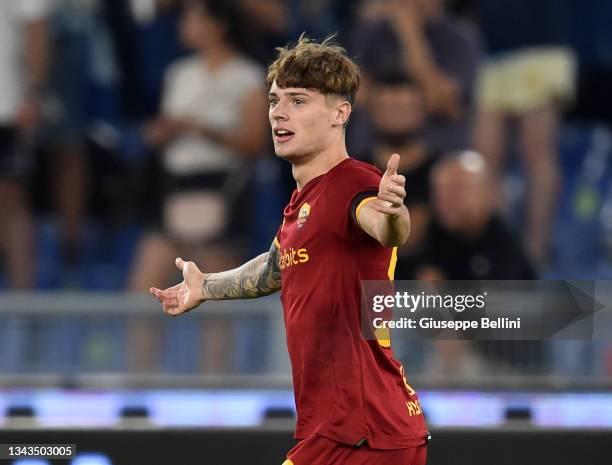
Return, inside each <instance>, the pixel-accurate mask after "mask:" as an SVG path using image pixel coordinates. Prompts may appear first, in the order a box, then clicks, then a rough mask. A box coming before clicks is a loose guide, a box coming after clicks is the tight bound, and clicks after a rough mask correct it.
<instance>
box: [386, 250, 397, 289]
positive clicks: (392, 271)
mask: <svg viewBox="0 0 612 465" xmlns="http://www.w3.org/2000/svg"><path fill="white" fill-rule="evenodd" d="M395 265H397V247H393V252H391V260H390V261H389V270H388V271H387V276H389V279H390V280H391V281H393V278H394V277H395Z"/></svg>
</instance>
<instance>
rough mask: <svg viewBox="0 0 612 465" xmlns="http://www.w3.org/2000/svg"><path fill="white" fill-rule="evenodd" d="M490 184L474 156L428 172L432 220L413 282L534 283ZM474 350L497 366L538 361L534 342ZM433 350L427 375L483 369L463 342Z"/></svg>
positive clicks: (460, 156) (486, 344) (484, 344)
mask: <svg viewBox="0 0 612 465" xmlns="http://www.w3.org/2000/svg"><path fill="white" fill-rule="evenodd" d="M495 183H496V178H495V176H493V174H492V172H491V171H490V169H489V167H488V165H487V162H486V160H485V158H484V157H483V156H482V155H480V154H479V153H477V152H470V151H468V152H460V153H456V154H452V155H448V156H446V157H445V158H443V159H442V160H440V161H439V162H438V163H437V164H436V166H435V167H434V168H433V171H432V173H431V189H432V201H433V202H432V209H433V220H432V222H431V225H430V227H429V229H428V231H427V233H426V235H427V247H426V249H425V252H424V256H423V258H422V260H421V264H420V269H419V270H418V272H417V277H418V279H422V280H462V281H470V280H531V279H535V278H536V276H535V273H534V271H533V268H532V266H531V264H530V262H529V260H528V258H527V256H526V254H525V252H524V251H523V249H522V247H521V243H520V240H519V239H518V238H517V237H516V236H515V235H514V234H513V233H512V231H511V230H510V229H509V227H508V226H507V225H506V224H505V223H504V222H503V220H502V219H501V217H500V216H499V214H498V213H497V204H496V198H495V195H494V193H495ZM477 347H478V349H479V350H480V351H482V353H484V355H485V357H486V358H487V359H488V360H490V361H493V362H495V364H496V366H497V367H500V366H502V363H503V362H508V363H517V362H519V363H526V364H527V363H528V364H531V366H535V365H537V364H538V363H541V361H542V360H541V356H542V347H541V344H540V343H539V341H520V344H517V343H516V341H481V342H480V343H479V344H478V346H477ZM435 349H436V350H435V351H433V352H432V354H431V356H430V357H429V359H428V360H427V361H426V362H425V364H424V366H425V367H427V370H428V371H430V374H434V375H446V376H463V377H470V376H471V375H474V374H477V373H480V372H482V370H484V367H483V365H482V360H481V359H480V358H479V357H478V356H477V354H476V353H473V352H472V347H471V346H470V345H469V344H468V343H467V342H466V341H436V344H435ZM529 357H531V358H532V359H531V360H529Z"/></svg>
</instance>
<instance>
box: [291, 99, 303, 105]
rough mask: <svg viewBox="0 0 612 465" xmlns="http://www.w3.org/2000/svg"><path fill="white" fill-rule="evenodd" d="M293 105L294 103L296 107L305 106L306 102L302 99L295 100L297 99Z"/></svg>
mask: <svg viewBox="0 0 612 465" xmlns="http://www.w3.org/2000/svg"><path fill="white" fill-rule="evenodd" d="M293 103H294V104H295V105H298V106H299V105H303V104H304V100H302V99H300V98H295V99H293Z"/></svg>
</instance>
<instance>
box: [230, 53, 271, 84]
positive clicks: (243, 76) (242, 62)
mask: <svg viewBox="0 0 612 465" xmlns="http://www.w3.org/2000/svg"><path fill="white" fill-rule="evenodd" d="M228 69H229V71H230V74H231V75H232V76H234V77H235V78H236V79H239V80H240V81H241V82H242V83H243V84H244V83H246V84H257V85H259V86H261V85H263V82H264V79H265V73H264V69H263V68H262V67H261V66H260V65H259V64H258V63H256V62H255V61H253V60H251V59H249V58H246V57H242V56H241V57H238V58H236V59H234V60H232V63H231V64H230V66H229V67H228Z"/></svg>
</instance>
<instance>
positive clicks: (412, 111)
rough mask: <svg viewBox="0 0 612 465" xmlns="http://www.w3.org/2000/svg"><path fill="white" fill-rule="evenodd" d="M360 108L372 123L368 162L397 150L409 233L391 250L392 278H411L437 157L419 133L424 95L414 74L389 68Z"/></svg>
mask: <svg viewBox="0 0 612 465" xmlns="http://www.w3.org/2000/svg"><path fill="white" fill-rule="evenodd" d="M366 108H367V110H368V114H369V117H370V120H371V122H372V125H373V128H374V145H373V149H372V153H371V155H370V157H369V158H370V159H371V161H372V162H374V163H375V164H376V165H377V166H379V167H383V166H384V165H385V163H386V159H387V156H388V154H389V153H401V154H402V158H401V160H400V165H399V167H398V173H400V174H402V175H403V176H405V177H406V206H407V207H408V208H409V209H410V236H409V237H408V240H407V241H406V243H405V244H404V245H403V246H402V247H399V248H398V251H397V271H396V279H415V273H416V267H417V263H418V256H419V255H420V253H421V250H422V247H423V246H424V244H425V233H426V231H427V227H428V224H429V221H430V216H431V212H430V207H429V203H430V195H429V190H430V189H429V174H430V172H431V168H432V166H433V164H434V161H435V159H436V158H437V156H436V154H434V153H433V152H432V151H431V150H430V148H429V144H428V143H427V140H426V137H425V126H426V124H427V110H426V108H425V98H424V95H423V92H422V89H421V86H420V85H419V84H418V83H417V82H416V81H415V80H414V78H412V77H411V76H409V75H407V74H406V73H404V72H403V71H401V70H397V71H391V72H389V73H387V74H386V75H381V76H379V77H376V78H375V79H374V81H373V83H372V86H371V92H369V94H368V101H367V105H366Z"/></svg>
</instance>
